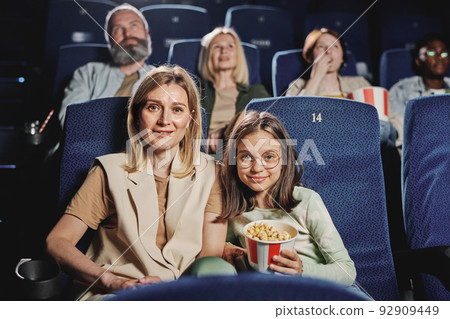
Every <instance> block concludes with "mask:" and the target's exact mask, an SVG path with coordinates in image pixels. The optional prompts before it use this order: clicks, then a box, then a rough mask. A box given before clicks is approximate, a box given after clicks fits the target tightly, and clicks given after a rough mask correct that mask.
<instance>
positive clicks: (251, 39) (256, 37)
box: [225, 5, 294, 91]
mask: <svg viewBox="0 0 450 319" xmlns="http://www.w3.org/2000/svg"><path fill="white" fill-rule="evenodd" d="M225 25H226V26H228V27H233V28H234V29H235V30H236V32H237V33H238V34H239V37H240V38H241V40H242V41H244V42H248V43H251V44H254V45H256V46H257V47H258V48H259V52H260V57H261V68H260V71H261V83H262V84H263V85H264V86H265V88H266V89H267V90H268V91H269V90H271V69H270V65H271V63H272V57H273V55H274V54H275V52H277V51H280V50H287V49H292V48H294V42H293V33H292V32H293V21H292V14H291V12H288V11H285V10H282V9H279V8H275V7H269V6H252V5H243V6H235V7H231V8H229V9H228V10H227V14H226V16H225Z"/></svg>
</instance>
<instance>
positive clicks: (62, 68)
mask: <svg viewBox="0 0 450 319" xmlns="http://www.w3.org/2000/svg"><path fill="white" fill-rule="evenodd" d="M200 41H201V39H183V40H177V41H174V42H173V43H172V44H171V45H170V48H169V52H168V56H167V58H166V61H167V62H168V63H171V64H178V65H180V66H182V67H184V68H185V69H187V70H188V71H190V72H191V73H192V74H195V75H198V69H197V61H198V56H199V52H200ZM243 46H244V51H245V55H246V58H247V61H248V67H249V74H250V79H249V81H250V83H251V84H257V83H261V75H260V65H259V61H260V52H259V49H258V48H257V47H256V46H255V45H252V44H249V43H245V42H244V43H243ZM301 52H302V49H293V50H285V51H278V52H276V53H275V54H274V56H273V58H272V62H271V66H272V77H271V87H269V88H271V89H272V91H273V96H275V97H276V96H282V95H283V94H284V92H285V91H286V90H287V88H288V86H289V83H291V82H292V81H293V80H295V79H296V78H298V77H299V76H300V75H301V74H302V73H303V72H304V71H305V69H306V67H305V65H304V62H303V61H302V59H301ZM347 56H348V61H347V63H346V65H345V66H344V67H343V69H342V70H341V74H342V75H357V70H356V60H355V57H354V55H353V53H352V52H351V51H347ZM109 59H110V56H109V52H108V47H107V45H106V44H95V43H88V44H70V45H64V46H62V47H60V49H59V53H58V63H57V67H56V76H55V81H54V89H53V98H54V101H55V103H56V104H59V103H60V101H61V100H62V97H63V92H64V88H65V87H66V86H67V85H68V83H69V81H70V79H71V78H72V74H73V72H74V71H75V70H76V69H77V68H78V67H80V66H82V65H84V64H86V63H88V62H92V61H100V62H107V61H109ZM411 64H412V56H411V50H410V49H391V50H386V51H384V52H383V54H382V57H381V60H380V67H379V69H380V86H382V87H385V88H386V89H389V88H390V87H391V86H392V85H393V84H395V83H396V82H398V81H399V80H401V79H402V78H405V77H408V76H412V75H414V73H413V70H412V67H411ZM447 72H448V76H450V69H449V70H448V71H447Z"/></svg>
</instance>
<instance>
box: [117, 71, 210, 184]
mask: <svg viewBox="0 0 450 319" xmlns="http://www.w3.org/2000/svg"><path fill="white" fill-rule="evenodd" d="M171 83H173V84H177V85H179V86H180V87H182V88H183V89H184V90H185V91H186V94H187V97H188V108H189V115H190V116H191V123H190V124H189V125H188V127H187V129H186V134H185V136H184V138H183V139H182V140H181V142H180V145H179V151H178V152H179V156H180V159H181V162H182V169H181V170H180V171H178V172H173V174H174V175H175V176H176V177H179V178H182V177H185V176H188V175H190V174H191V173H192V172H193V170H194V163H196V162H197V160H198V157H199V154H200V145H201V139H202V132H203V131H202V116H201V111H200V100H199V94H198V89H197V86H196V84H195V82H194V80H193V79H192V78H191V76H190V75H189V74H188V73H187V72H186V71H185V70H184V69H183V68H181V67H179V66H177V65H174V66H169V65H163V66H160V67H158V68H155V69H153V70H151V71H150V72H149V73H148V74H147V75H146V76H145V78H144V79H142V82H141V83H140V85H139V87H138V88H137V90H136V92H135V93H134V94H133V96H132V97H131V99H130V102H129V106H128V117H127V130H128V138H129V140H128V141H127V154H128V162H127V165H126V167H125V169H126V170H127V171H128V172H135V171H142V170H144V169H145V168H146V166H147V164H148V159H147V152H146V151H145V149H144V145H145V142H144V141H143V137H144V136H141V135H142V133H141V132H140V129H139V122H140V119H141V111H142V108H143V107H144V106H145V104H146V99H147V96H148V94H149V93H150V92H151V91H152V90H154V89H155V88H157V87H159V86H163V85H165V84H171Z"/></svg>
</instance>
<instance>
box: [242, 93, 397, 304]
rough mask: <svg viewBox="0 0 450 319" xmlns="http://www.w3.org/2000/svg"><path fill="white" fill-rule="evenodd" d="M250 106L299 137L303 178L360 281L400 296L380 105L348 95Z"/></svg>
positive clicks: (384, 295)
mask: <svg viewBox="0 0 450 319" xmlns="http://www.w3.org/2000/svg"><path fill="white" fill-rule="evenodd" d="M249 110H256V111H260V112H261V111H268V112H270V113H272V114H274V115H275V116H277V117H278V118H279V119H280V120H281V121H282V122H283V124H284V125H285V126H286V129H287V130H288V133H289V135H290V137H291V139H294V140H296V142H297V146H296V148H297V151H298V152H299V154H300V158H301V159H302V162H303V165H304V170H305V172H304V175H303V180H302V182H303V183H304V184H305V186H306V187H308V188H311V189H313V190H315V191H316V192H318V193H319V194H320V196H321V197H322V199H323V201H324V203H325V205H326V207H327V208H328V211H329V212H330V215H331V217H332V219H333V222H334V224H335V226H336V228H337V229H338V231H339V234H340V235H341V237H342V240H343V241H344V244H345V247H346V248H347V250H348V252H349V254H350V256H351V258H352V260H353V261H354V262H355V266H356V270H357V278H356V281H357V282H358V283H359V284H360V285H361V286H362V287H363V288H364V289H365V290H366V291H367V292H368V293H369V294H370V295H371V296H372V297H373V298H374V299H375V300H397V299H399V293H398V289H397V281H396V275H395V271H394V264H393V258H392V253H391V249H390V244H389V234H388V224H387V213H386V202H385V193H384V182H383V172H382V165H381V156H380V140H379V134H380V133H379V123H378V122H379V121H378V116H377V112H376V110H375V108H374V107H373V106H371V105H369V104H365V103H360V102H356V101H353V100H347V99H337V98H326V97H280V98H268V99H259V100H256V99H255V100H252V101H251V102H250V103H249V104H248V105H247V108H246V111H249ZM319 114H320V121H319Z"/></svg>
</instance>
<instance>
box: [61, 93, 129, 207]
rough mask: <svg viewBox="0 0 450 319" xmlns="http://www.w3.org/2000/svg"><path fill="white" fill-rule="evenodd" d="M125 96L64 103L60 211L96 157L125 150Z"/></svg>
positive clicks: (126, 99)
mask: <svg viewBox="0 0 450 319" xmlns="http://www.w3.org/2000/svg"><path fill="white" fill-rule="evenodd" d="M127 103H128V97H120V98H104V99H97V100H92V101H88V102H84V103H76V104H71V105H69V106H68V107H67V114H66V121H65V127H64V132H63V142H62V143H63V144H62V150H63V151H62V158H61V168H60V172H61V173H60V190H59V205H58V206H59V211H60V213H63V212H64V209H65V208H66V206H67V204H68V203H69V201H70V200H71V199H72V197H73V196H74V195H75V193H76V192H77V190H78V188H79V187H80V186H81V184H82V183H83V181H84V178H85V177H86V175H87V172H88V170H89V167H90V166H91V164H92V161H93V160H94V158H95V157H97V156H101V155H105V154H109V153H115V152H120V151H124V150H125V142H126V140H127V133H126V108H127Z"/></svg>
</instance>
